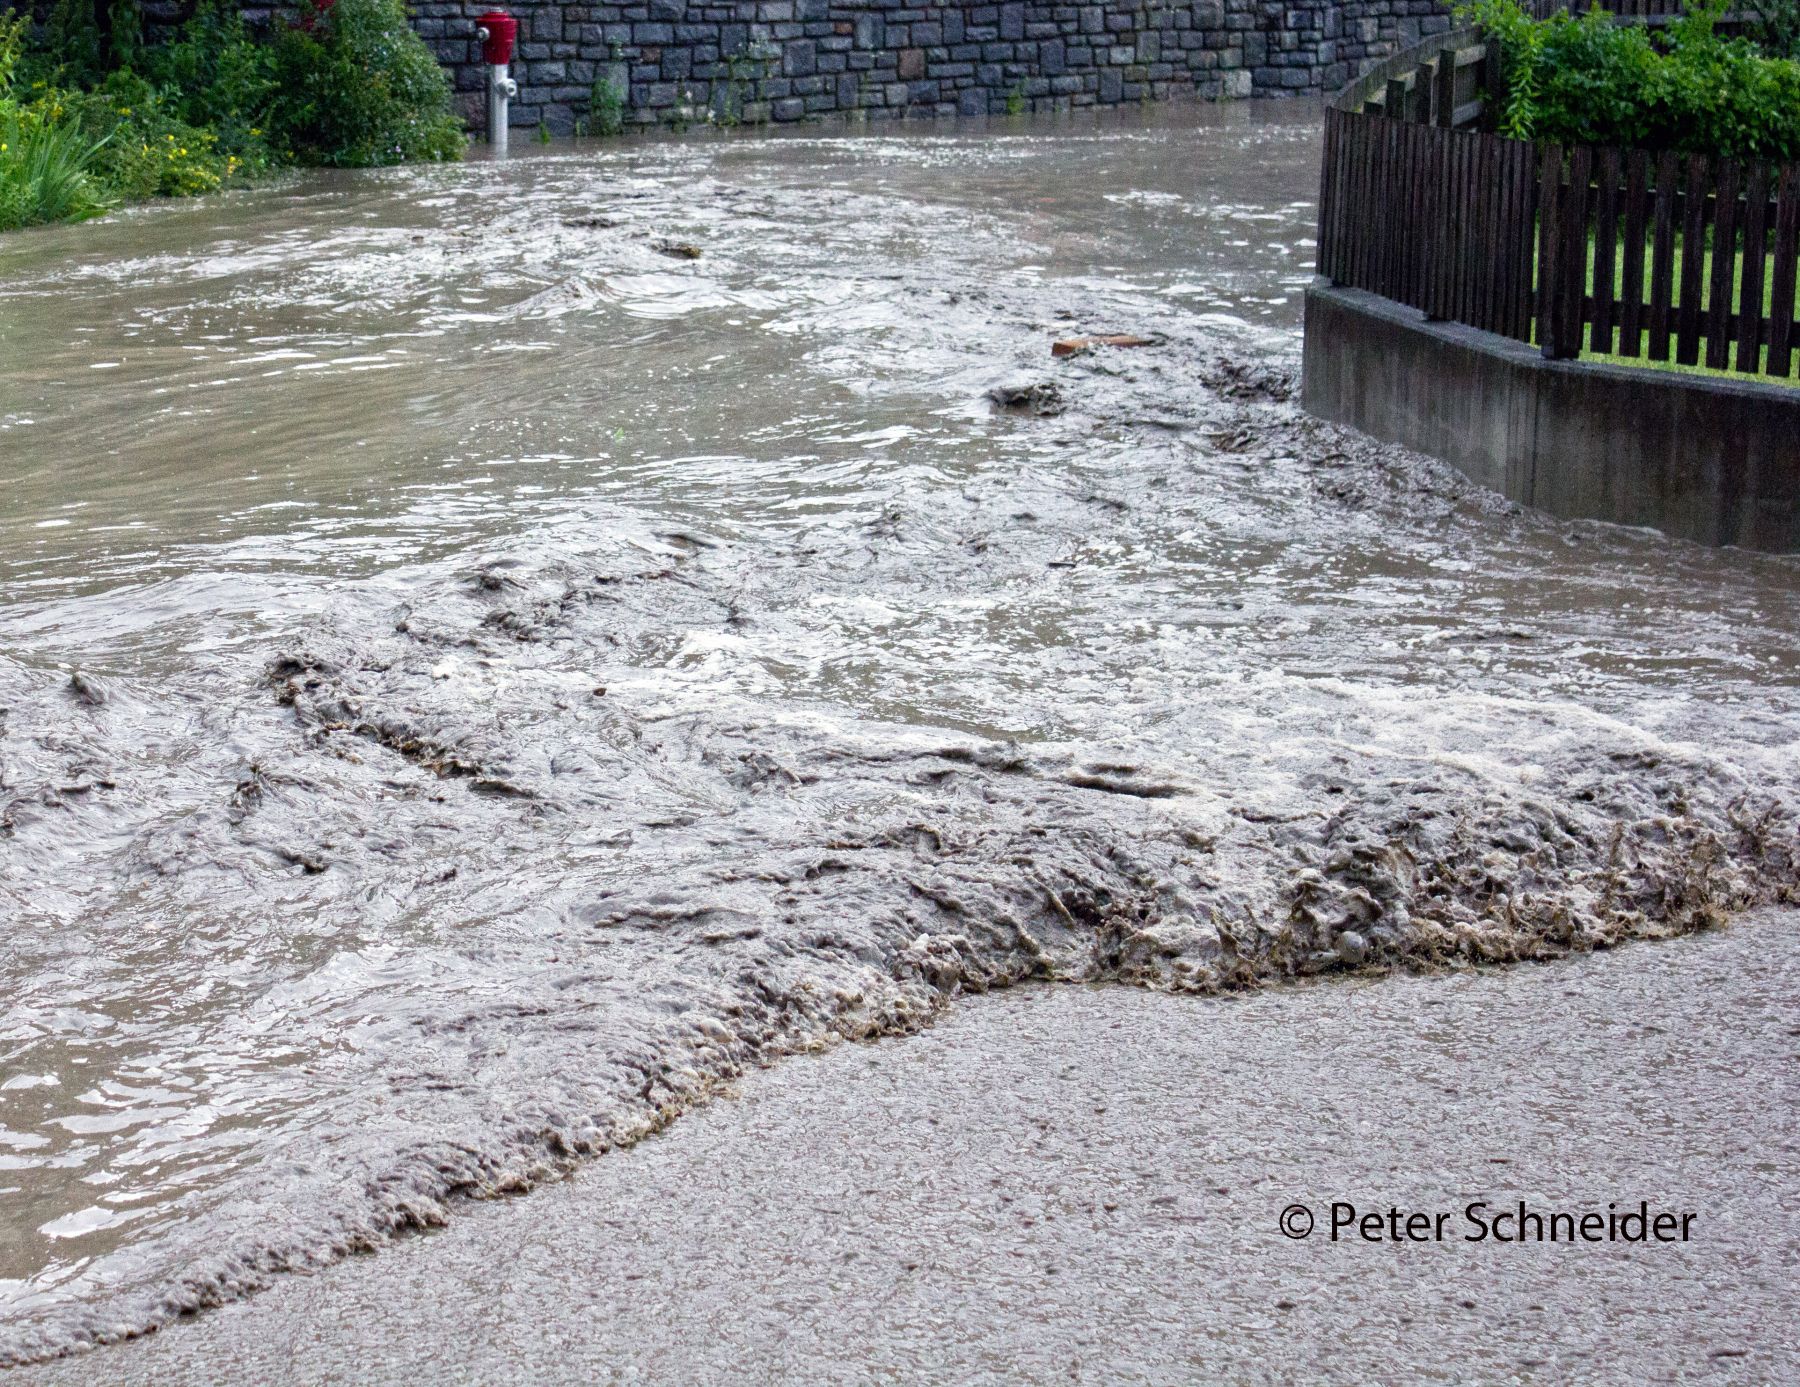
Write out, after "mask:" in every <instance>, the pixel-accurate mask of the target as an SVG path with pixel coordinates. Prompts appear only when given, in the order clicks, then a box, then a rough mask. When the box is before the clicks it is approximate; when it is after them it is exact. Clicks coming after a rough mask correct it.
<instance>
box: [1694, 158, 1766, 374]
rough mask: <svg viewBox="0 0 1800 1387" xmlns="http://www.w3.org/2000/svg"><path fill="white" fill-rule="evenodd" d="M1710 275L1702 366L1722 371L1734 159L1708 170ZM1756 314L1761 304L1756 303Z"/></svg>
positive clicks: (1727, 339) (1733, 262)
mask: <svg viewBox="0 0 1800 1387" xmlns="http://www.w3.org/2000/svg"><path fill="white" fill-rule="evenodd" d="M1712 174H1713V177H1712V184H1713V191H1714V196H1713V237H1712V274H1711V275H1710V276H1709V278H1710V279H1711V281H1712V282H1711V283H1710V284H1709V285H1708V286H1707V290H1706V294H1707V302H1706V364H1707V365H1708V366H1709V367H1711V368H1712V369H1713V370H1715V371H1723V370H1724V369H1725V368H1726V367H1727V366H1728V365H1730V364H1731V339H1732V336H1733V334H1732V330H1731V329H1732V321H1731V318H1732V309H1733V307H1734V306H1735V305H1734V304H1733V302H1732V301H1733V299H1734V298H1735V297H1736V295H1735V294H1734V292H1733V285H1734V282H1735V280H1736V278H1737V248H1738V245H1737V243H1738V186H1739V181H1740V180H1739V176H1738V174H1739V170H1738V165H1737V161H1736V160H1734V159H1722V160H1720V161H1719V162H1718V164H1717V165H1716V166H1715V167H1714V169H1713V170H1712ZM1756 309H1757V312H1758V313H1759V314H1760V313H1761V312H1762V301H1761V300H1760V299H1758V300H1757V304H1756Z"/></svg>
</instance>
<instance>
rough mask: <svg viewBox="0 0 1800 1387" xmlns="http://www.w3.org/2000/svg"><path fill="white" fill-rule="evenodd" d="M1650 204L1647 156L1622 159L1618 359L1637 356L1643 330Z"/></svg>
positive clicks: (1636, 154) (1637, 153)
mask: <svg viewBox="0 0 1800 1387" xmlns="http://www.w3.org/2000/svg"><path fill="white" fill-rule="evenodd" d="M1649 200H1650V156H1649V155H1648V154H1646V153H1645V152H1644V151H1643V150H1641V149H1634V150H1632V151H1631V152H1630V154H1628V155H1627V156H1626V158H1625V243H1624V246H1623V248H1622V249H1621V251H1620V255H1619V355H1620V356H1637V355H1638V354H1639V352H1640V351H1641V350H1642V345H1643V336H1642V334H1643V329H1644V314H1643V303H1644V230H1645V222H1646V217H1647V209H1648V205H1649Z"/></svg>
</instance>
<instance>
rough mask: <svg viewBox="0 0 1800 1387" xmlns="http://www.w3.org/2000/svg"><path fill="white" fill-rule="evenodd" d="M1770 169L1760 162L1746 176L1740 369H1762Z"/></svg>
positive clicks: (1739, 334) (1738, 301) (1740, 296)
mask: <svg viewBox="0 0 1800 1387" xmlns="http://www.w3.org/2000/svg"><path fill="white" fill-rule="evenodd" d="M1768 232H1769V170H1768V168H1767V166H1766V165H1764V164H1763V163H1761V162H1760V161H1759V162H1757V163H1754V164H1752V165H1750V169H1749V172H1748V173H1747V174H1746V176H1745V179H1744V270H1743V278H1742V282H1741V284H1740V285H1739V288H1738V299H1737V315H1738V325H1737V328H1738V332H1737V362H1736V365H1737V369H1738V370H1740V371H1744V372H1749V373H1754V372H1757V371H1760V370H1762V326H1763V285H1764V284H1765V283H1766V282H1767V281H1766V280H1764V278H1763V270H1764V267H1765V265H1766V263H1767V256H1768Z"/></svg>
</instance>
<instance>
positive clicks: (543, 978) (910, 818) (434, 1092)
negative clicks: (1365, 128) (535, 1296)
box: [0, 105, 1800, 1365]
mask: <svg viewBox="0 0 1800 1387" xmlns="http://www.w3.org/2000/svg"><path fill="white" fill-rule="evenodd" d="M1316 128H1317V118H1316V112H1315V111H1310V110H1308V108H1306V107H1304V106H1301V105H1275V106H1261V105H1256V106H1236V107H1224V108H1195V107H1186V108H1181V107H1177V108H1169V109H1164V110H1157V111H1150V112H1143V113H1136V112H1133V113H1124V114H1121V115H1114V116H1109V117H1103V118H1097V119H1092V120H1087V121H1064V122H1060V123H1053V122H1049V121H1045V122H1042V123H1030V122H1018V123H1006V124H1000V123H996V124H995V125H994V126H992V127H987V128H971V127H961V126H955V125H950V124H946V125H944V126H941V127H933V128H930V129H927V130H923V131H920V130H910V129H909V130H898V131H897V130H893V129H882V128H875V129H873V130H871V131H869V132H867V133H859V132H851V131H848V130H845V129H842V128H832V129H829V130H825V131H823V132H820V131H818V130H813V131H805V132H799V133H785V134H782V135H779V136H774V137H769V138H763V139H755V138H733V139H723V138H696V139H686V140H667V141H661V142H652V141H643V142H628V143H623V144H609V145H604V146H599V147H596V148H587V149H575V150H570V149H568V148H563V149H555V150H551V151H549V152H547V153H542V154H534V155H532V156H530V157H525V158H520V159H517V160H515V161H514V162H512V163H510V164H508V165H504V166H496V165H490V164H481V163H475V164H470V165H468V166H465V167H459V168H450V169H425V170H402V171H390V172H382V173H373V174H359V175H334V176H320V177H310V178H306V179H301V180H297V181H295V182H292V183H288V184H284V185H282V186H280V187H277V188H274V189H265V190H260V191H257V192H252V193H244V194H232V195H229V196H225V197H219V198H214V199H210V200H206V201H202V202H197V203H190V204H184V205H169V206H160V207H154V208H148V209H141V210H137V211H133V212H130V213H126V214H123V215H120V216H118V217H115V218H112V219H109V220H108V221H107V222H104V223H101V224H97V225H90V226H87V227H80V228H64V229H57V230H53V231H45V232H34V233H30V234H25V235H19V236H14V237H9V238H6V239H5V240H4V241H0V1003H3V1007H4V1009H3V1010H0V1365H3V1364H5V1363H8V1362H20V1361H30V1360H33V1359H36V1358H41V1357H46V1356H51V1355H54V1354H57V1353H60V1352H64V1351H67V1350H69V1349H71V1348H75V1347H80V1346H82V1345H85V1344H91V1343H94V1342H97V1341H103V1340H107V1339H111V1338H117V1337H121V1336H124V1335H128V1334H132V1333H136V1332H140V1331H142V1330H144V1329H146V1328H148V1327H151V1326H153V1325H156V1324H159V1323H162V1322H164V1321H166V1320H167V1319H168V1318H170V1317H171V1316H173V1315H175V1314H178V1313H180V1312H181V1311H183V1310H187V1309H193V1308H196V1307H200V1306H204V1305H206V1304H210V1303H214V1302H217V1301H218V1300H221V1299H223V1298H227V1297H230V1296H233V1295H236V1294H240V1293H243V1292H244V1291H247V1290H250V1289H254V1288H255V1287H257V1286H258V1285H260V1284H262V1283H263V1282H265V1281H266V1280H267V1279H268V1277H269V1276H270V1275H272V1274H274V1273H276V1272H279V1271H281V1270H283V1269H291V1268H299V1267H307V1266H313V1265H318V1264H322V1263H326V1262H330V1261H332V1260H335V1259H336V1258H338V1257H340V1256H342V1255H343V1254H344V1253H345V1252H347V1251H350V1250H354V1249H358V1248H364V1247H369V1246H373V1245H375V1244H377V1243H379V1242H380V1241H382V1240H384V1239H385V1238H386V1237H387V1236H389V1235H390V1234H391V1233H393V1232H395V1231H397V1230H401V1229H405V1228H409V1227H418V1226H430V1225H434V1224H437V1223H439V1222H441V1221H442V1220H443V1219H444V1218H445V1217H446V1215H447V1213H448V1212H449V1211H450V1210H451V1209H453V1208H454V1201H455V1199H456V1198H457V1197H458V1196H462V1195H480V1194H488V1193H493V1192H498V1191H508V1190H517V1189H521V1188H525V1187H527V1186H529V1185H531V1184H533V1183H536V1182H538V1181H540V1180H541V1179H543V1178H545V1177H546V1176H548V1175H551V1174H553V1173H555V1172H557V1171H560V1170H563V1169H566V1168H567V1167H568V1166H569V1165H570V1164H571V1163H573V1162H576V1161H578V1160H580V1159H581V1158H582V1157H584V1156H587V1155H591V1154H594V1153H597V1152H600V1151H604V1150H606V1149H608V1148H611V1147H614V1146H617V1145H620V1144H623V1143H628V1142H631V1141H634V1140H636V1139H637V1138H638V1137H640V1136H642V1135H643V1134H645V1133H647V1132H650V1131H653V1130H656V1129H657V1128H659V1127H661V1126H662V1125H664V1124H665V1123H666V1122H668V1121H669V1120H670V1119H671V1118H672V1117H673V1116H675V1115H676V1114H678V1113H679V1112H681V1111H682V1110H684V1109H685V1108H687V1107H690V1106H692V1105H693V1104H694V1103H696V1102H697V1101H700V1100H702V1099H703V1098H704V1097H705V1096H706V1095H707V1094H708V1093H709V1092H711V1091H713V1090H714V1089H715V1088H716V1087H717V1086H718V1085H719V1084H721V1083H723V1082H726V1081H729V1080H730V1078H731V1077H732V1076H733V1075H735V1074H737V1073H739V1072H741V1071H742V1070H743V1069H744V1068H745V1067H746V1066H750V1065H754V1064H758V1063H763V1062H767V1061H769V1060H771V1059H774V1058H776V1057H778V1056H780V1055H782V1054H786V1053H791V1052H794V1051H798V1050H803V1049H809V1048H817V1047H820V1046H822V1045H825V1044H828V1043H830V1042H831V1041H832V1040H833V1039H835V1038H838V1037H843V1036H850V1037H857V1036H865V1035H870V1034H876V1033H881V1032H887V1031H896V1030H905V1029H910V1028H913V1027H916V1026H919V1025H921V1024H923V1023H924V1022H926V1021H927V1020H929V1019H930V1017H931V1016H932V1015H933V1014H934V1013H935V1012H936V1011H937V1010H939V1009H940V1008H941V1007H942V1006H943V1005H944V1004H945V1003H946V1001H948V1000H949V999H951V998H952V997H954V996H956V995H958V994H961V993H968V992H978V991H981V990H984V989H986V988H989V987H993V986H996V985H1002V984H1005V983H1008V982H1012V981H1017V980H1023V979H1028V978H1030V979H1070V980H1087V981H1122V982H1130V983H1136V984H1141V985H1145V986H1151V987H1160V988H1167V989H1171V990H1179V991H1191V992H1209V991H1216V990H1219V989H1221V988H1228V987H1235V986H1241V985H1244V984H1248V983H1253V982H1256V981H1258V980H1262V979H1265V978H1278V977H1286V976H1296V975H1305V974H1315V973H1323V972H1331V971H1337V970H1342V969H1351V968H1381V967H1392V966H1396V965H1408V964H1433V963H1440V962H1445V961H1456V960H1469V959H1495V960H1503V959H1512V958H1520V957H1537V956H1544V955H1549V954H1554V953H1558V952H1563V951H1568V950H1571V949H1585V948H1591V947H1597V946H1602V945H1606V944H1611V943H1614V942H1617V941H1619V940H1622V939H1625V938H1628V937H1630V936H1633V935H1644V934H1661V933H1672V932H1679V931H1683V930H1686V929H1689V928H1693V927H1695V926H1696V925H1700V924H1705V923H1708V922H1710V921H1713V920H1715V919H1717V918H1719V916H1720V915H1722V914H1724V913H1727V912H1731V911H1736V910H1740V909H1744V908H1747V907H1749V906H1752V905H1755V904H1759V903H1762V902H1767V901H1772V900H1777V899H1783V898H1789V899H1791V898H1792V896H1793V894H1794V893H1795V891H1796V890H1797V889H1800V877H1797V874H1796V868H1795V860H1796V859H1795V828H1794V821H1793V818H1792V816H1791V812H1790V806H1791V805H1792V804H1794V803H1795V799H1794V795H1795V792H1796V789H1800V762H1797V760H1796V745H1795V743H1796V731H1797V729H1800V721H1797V719H1796V712H1795V699H1796V686H1797V682H1800V656H1797V653H1796V640H1795V637H1796V633H1797V632H1800V563H1796V561H1795V560H1792V559H1785V558H1772V557H1767V556H1758V555H1753V554H1747V553H1742V552H1735V551H1718V552H1715V551H1708V550H1703V549H1700V548H1697V547H1695V546H1691V545H1686V544H1680V543H1676V542H1673V541H1669V540H1666V539H1664V538H1662V537H1660V536H1658V535H1655V534H1650V533H1644V532H1632V531H1624V530H1619V529H1615V528H1610V527H1605V526H1599V525H1594V524H1585V523H1583V524H1568V523H1563V522H1558V521H1554V520H1551V519H1549V518H1546V517H1543V516H1539V515H1535V514H1532V513H1528V512H1523V511H1521V510H1520V509H1519V508H1518V507H1516V506H1512V505H1509V504H1507V503H1506V502H1504V501H1502V500H1500V499H1499V498H1497V497H1495V496H1493V495H1491V494H1488V493H1484V492H1482V491H1480V490H1479V489H1477V488H1475V487H1473V486H1471V485H1470V484H1468V483H1467V482H1465V481H1463V480H1462V479H1461V478H1460V477H1458V476H1457V475H1456V474H1455V473H1453V472H1451V471H1449V470H1448V469H1446V468H1443V467H1441V466H1439V465H1437V464H1435V463H1432V462H1430V461H1428V460H1425V459H1422V458H1419V457H1417V456H1415V455H1411V454H1407V453H1405V452H1403V451H1401V450H1397V449H1392V448H1387V447H1383V446H1378V445H1375V444H1373V443H1371V442H1369V441H1368V440H1364V439H1360V438H1358V437H1357V436H1355V435H1352V434H1349V433H1347V432H1345V431H1342V430H1339V429H1335V428H1332V427H1329V426H1325V425H1322V424H1319V423H1316V422H1314V421H1310V420H1308V419H1307V418H1305V417H1304V416H1303V415H1302V414H1300V413H1299V411H1298V409H1297V407H1296V405H1295V402H1294V400H1293V382H1294V377H1295V371H1296V363H1297V358H1298V322H1299V312H1300V304H1299V294H1300V290H1301V288H1302V286H1303V285H1304V283H1305V281H1306V278H1307V275H1308V271H1309V268H1310V261H1311V252H1312V247H1311V243H1310V227H1311V219H1312V216H1313V212H1314V207H1313V196H1314V179H1315V177H1316V159H1317V133H1316ZM694 252H698V254H697V255H695V254H694ZM1106 332H1126V333H1135V334H1141V335H1143V336H1147V337H1150V338H1152V339H1153V345H1151V346H1148V347H1144V348H1137V349H1129V350H1126V349H1107V350H1099V351H1095V352H1091V353H1088V354H1085V355H1077V356H1073V357H1070V358H1068V359H1066V360H1053V359H1052V357H1051V355H1050V344H1051V342H1052V340H1053V339H1055V338H1057V337H1066V336H1076V335H1083V334H1090V333H1106ZM1009 400H1010V401H1016V402H1017V403H1013V404H1007V403H1005V402H1006V401H1009ZM1193 1005H1205V1003H1204V1002H1194V1003H1193Z"/></svg>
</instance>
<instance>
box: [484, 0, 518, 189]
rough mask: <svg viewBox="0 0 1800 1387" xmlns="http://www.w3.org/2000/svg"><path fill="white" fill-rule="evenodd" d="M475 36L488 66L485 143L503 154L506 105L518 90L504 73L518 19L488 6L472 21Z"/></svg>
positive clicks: (511, 50) (513, 42)
mask: <svg viewBox="0 0 1800 1387" xmlns="http://www.w3.org/2000/svg"><path fill="white" fill-rule="evenodd" d="M475 37H476V38H478V39H480V40H481V57H482V61H483V62H485V63H486V64H487V70H488V90H487V125H488V146H489V148H491V149H492V150H493V151H494V153H495V154H496V155H501V156H504V155H505V153H506V125H507V114H506V107H507V103H508V102H509V101H511V100H512V98H513V97H515V96H517V95H518V94H519V84H518V83H517V82H515V81H513V79H512V78H510V77H508V76H507V75H506V68H507V65H508V64H509V63H511V62H512V56H513V45H514V44H515V43H517V42H518V39H519V21H518V20H516V19H514V18H513V17H512V16H511V15H510V14H508V13H507V12H506V11H505V10H489V11H488V12H487V13H486V14H484V15H482V16H481V18H480V19H477V20H476V21H475Z"/></svg>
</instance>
